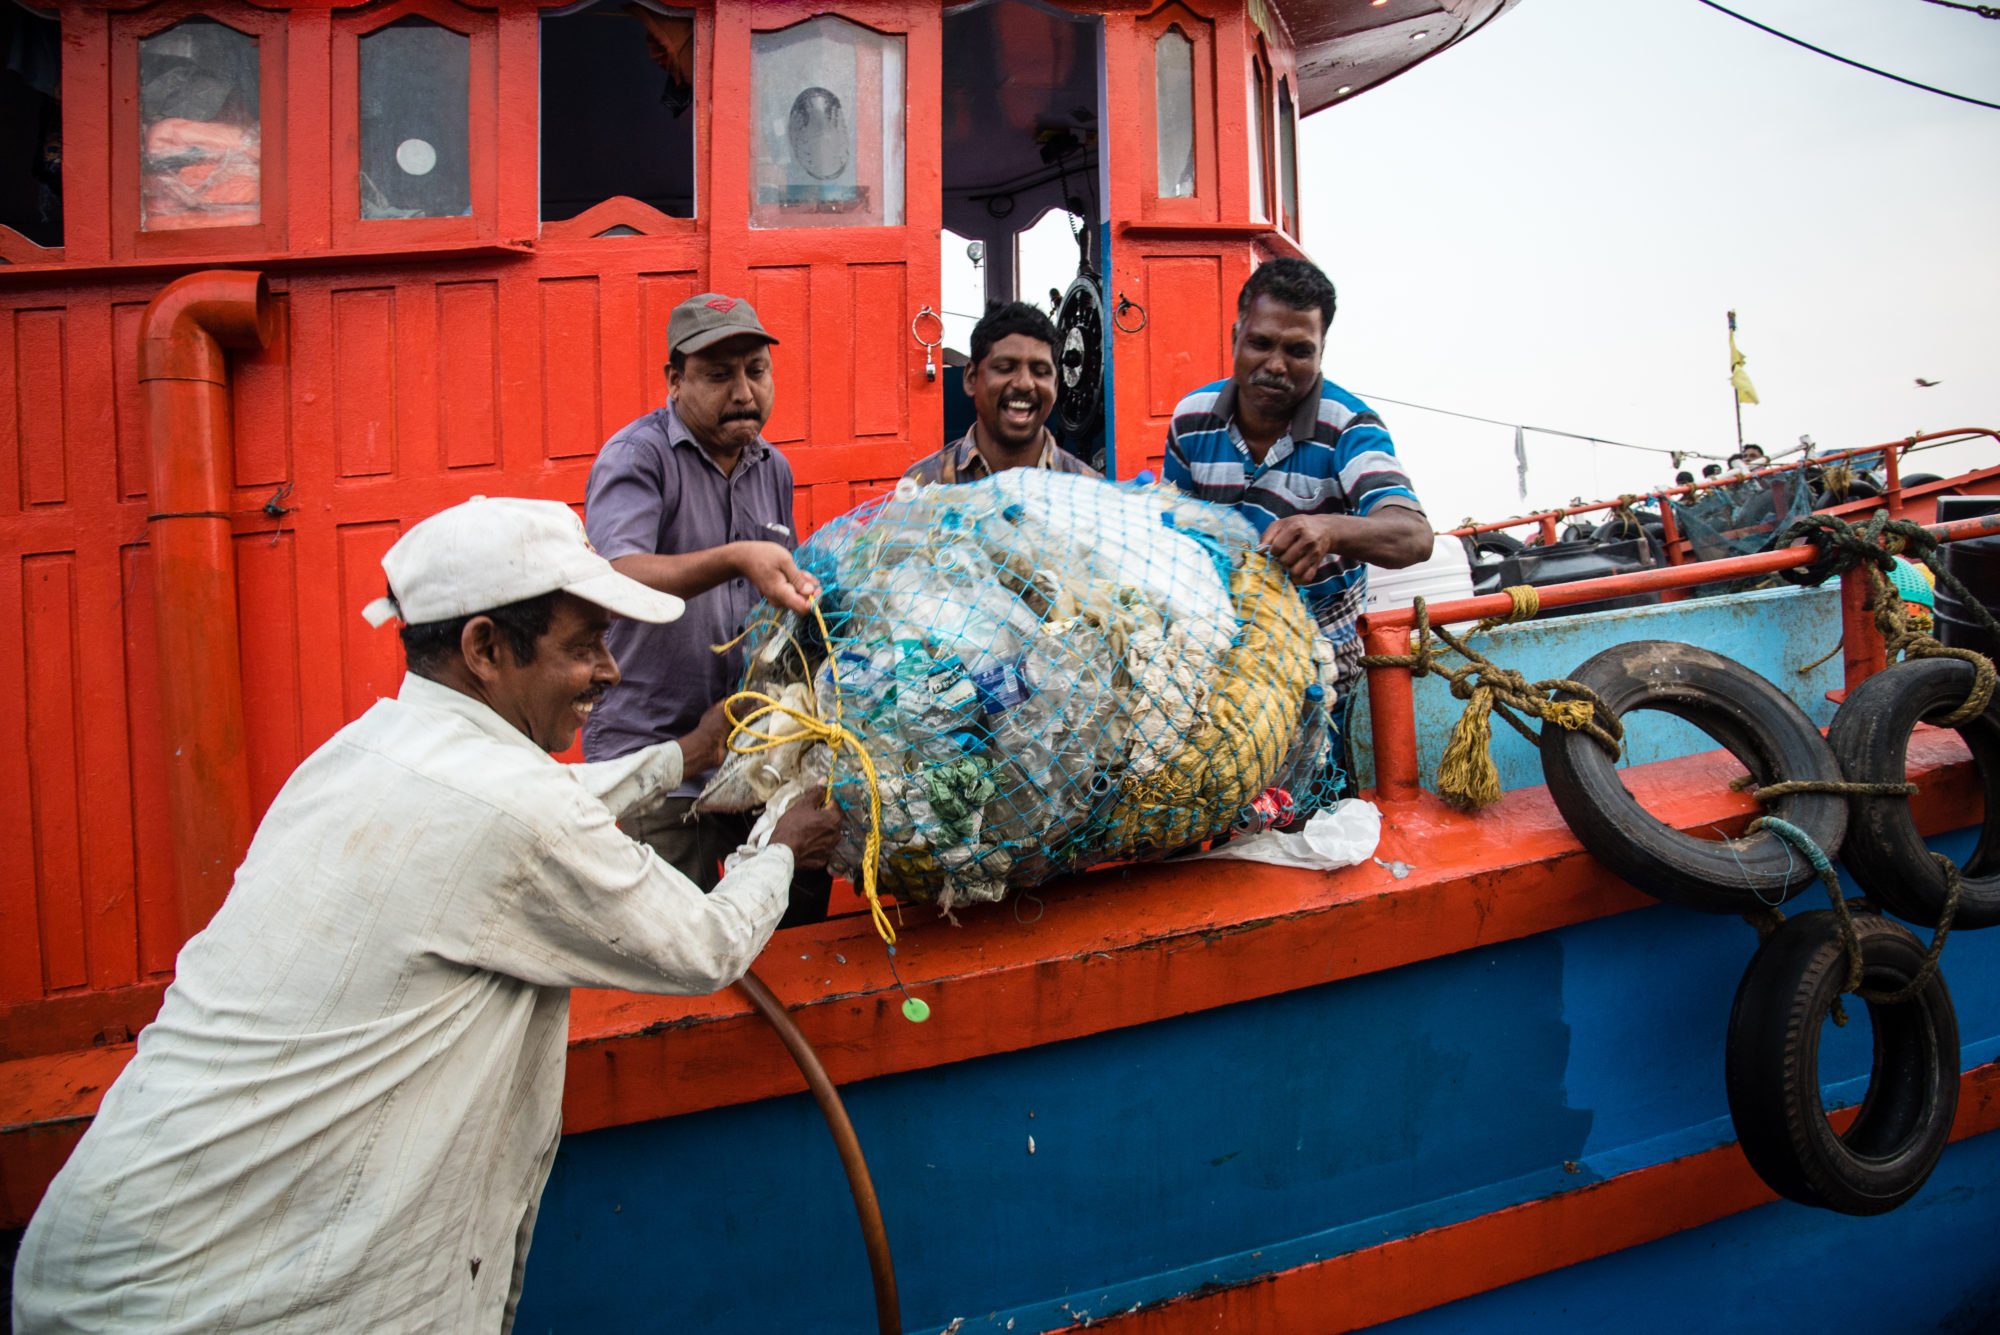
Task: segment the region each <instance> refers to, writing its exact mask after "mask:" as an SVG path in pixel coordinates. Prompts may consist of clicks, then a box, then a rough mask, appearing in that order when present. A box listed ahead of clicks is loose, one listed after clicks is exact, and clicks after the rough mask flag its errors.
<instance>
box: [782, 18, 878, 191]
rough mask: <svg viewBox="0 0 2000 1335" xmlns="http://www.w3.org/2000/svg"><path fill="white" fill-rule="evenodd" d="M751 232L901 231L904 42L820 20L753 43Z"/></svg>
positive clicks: (833, 20)
mask: <svg viewBox="0 0 2000 1335" xmlns="http://www.w3.org/2000/svg"><path fill="white" fill-rule="evenodd" d="M750 84H751V105H752V109H753V113H754V115H755V116H756V126H755V128H754V129H753V131H752V137H751V152H752V154H753V155H754V168H755V170H754V171H753V173H752V175H751V178H750V225H751V226H753V227H871V226H891V227H893V226H897V225H900V224H901V223H902V221H903V96H904V91H903V39H902V38H901V37H893V36H886V35H884V34H882V33H877V32H871V31H869V30H868V29H866V28H863V27H861V26H859V25H857V24H854V23H850V22H848V21H847V20H846V19H841V18H834V17H832V16H830V15H821V16H820V17H818V18H814V19H808V20H807V21H806V22H804V23H800V24H797V25H795V26H793V27H790V28H786V29H784V30H783V31H780V32H760V33H755V34H753V35H752V36H751V39H750Z"/></svg>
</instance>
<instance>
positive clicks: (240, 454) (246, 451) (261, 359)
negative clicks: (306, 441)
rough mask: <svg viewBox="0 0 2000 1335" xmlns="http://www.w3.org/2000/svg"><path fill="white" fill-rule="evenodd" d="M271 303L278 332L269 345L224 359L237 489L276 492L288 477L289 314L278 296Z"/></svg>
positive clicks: (289, 417)
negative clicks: (233, 420) (232, 421)
mask: <svg viewBox="0 0 2000 1335" xmlns="http://www.w3.org/2000/svg"><path fill="white" fill-rule="evenodd" d="M272 304H273V305H274V306H275V307H276V308H277V322H276V323H277V332H276V333H274V334H273V335H272V336H271V342H270V345H269V346H268V347H266V348H264V349H262V350H261V351H258V352H238V353H235V354H232V355H231V357H230V359H229V362H230V365H229V388H230V395H231V398H232V400H233V403H232V407H233V409H234V411H235V414H236V449H235V455H236V460H235V462H236V485H237V486H239V487H277V486H279V485H281V484H282V483H283V482H284V481H285V479H287V478H288V477H290V476H291V453H292V450H291V444H292V442H291V401H292V384H291V364H292V357H291V344H292V320H291V315H292V311H291V303H290V302H289V301H288V300H287V299H286V298H284V297H283V296H279V297H276V298H274V299H273V302H272Z"/></svg>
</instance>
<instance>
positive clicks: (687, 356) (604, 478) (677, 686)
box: [583, 292, 831, 925]
mask: <svg viewBox="0 0 2000 1335" xmlns="http://www.w3.org/2000/svg"><path fill="white" fill-rule="evenodd" d="M777 341H778V340H777V339H776V338H774V337H773V336H772V335H771V334H770V332H769V331H768V330H766V329H765V328H764V326H763V324H762V322H761V321H759V320H758V318H757V312H756V311H755V310H753V309H751V306H750V303H749V302H747V301H744V300H743V299H742V298H740V297H732V296H727V295H725V294H723V293H720V292H703V293H699V294H697V295H695V296H692V297H689V298H688V299H687V300H686V301H683V302H682V303H681V304H680V305H678V306H676V307H674V310H673V314H672V315H671V316H670V317H668V320H667V357H668V361H667V402H666V404H665V405H663V406H662V407H659V408H656V409H654V410H653V411H652V412H649V413H647V414H646V415H645V416H643V417H641V418H639V419H638V420H637V421H635V422H631V423H628V424H627V425H626V426H624V427H623V428H621V429H620V430H619V431H618V433H617V434H616V435H614V436H612V437H611V439H610V440H608V441H606V442H605V443H604V448H603V449H601V450H600V451H598V455H597V460H596V462H595V463H593V464H592V465H591V468H590V486H589V491H588V493H587V495H586V499H585V502H584V523H585V525H586V526H587V527H588V528H589V530H590V540H591V542H592V543H593V544H594V545H595V546H596V548H597V550H598V551H599V552H601V553H603V554H604V556H605V558H606V559H608V560H609V561H610V562H611V564H612V565H613V566H614V567H615V568H616V569H617V570H618V571H619V572H620V573H621V574H625V575H629V576H630V577H632V578H633V579H635V580H638V581H639V582H640V583H642V584H645V585H647V586H649V587H651V588H654V589H658V590H660V591H661V592H663V593H670V594H674V595H676V596H677V597H680V598H684V599H686V600H687V614H686V615H685V616H684V617H683V618H682V620H681V621H680V623H679V624H678V625H675V626H673V627H672V628H671V629H668V628H662V627H658V626H651V625H646V624H644V623H640V622H632V621H627V622H620V623H618V624H616V625H614V626H613V627H612V628H611V630H610V632H609V634H608V635H607V637H606V642H607V643H608V644H609V645H610V647H611V651H612V652H613V653H614V654H616V655H617V658H618V662H619V665H620V666H621V667H622V668H623V669H624V672H625V680H624V683H623V684H622V685H620V686H619V687H618V689H617V690H615V691H612V692H611V693H609V694H608V695H607V696H606V697H605V699H604V702H603V703H602V704H601V705H599V706H598V708H597V709H596V710H594V711H593V712H592V714H591V716H590V720H589V721H588V722H587V723H586V724H585V725H584V729H583V754H584V757H585V758H586V759H588V760H611V759H615V758H616V757H619V756H623V755H628V754H630V753H631V752H633V751H636V750H638V749H639V748H641V747H644V746H650V745H652V744H653V743H655V742H658V741H662V740H664V739H666V738H668V737H677V736H679V735H680V734H682V733H683V732H686V731H688V730H689V729H690V728H692V727H693V726H694V724H695V722H696V721H697V720H698V719H700V718H701V716H702V712H703V711H704V710H706V709H707V708H708V707H709V706H711V705H713V704H714V703H715V702H716V701H718V700H721V699H723V698H725V697H726V696H728V695H729V694H731V693H732V692H733V691H735V689H736V686H737V683H738V682H739V681H741V680H742V676H743V654H742V651H741V650H740V649H732V650H731V651H730V652H728V653H725V654H718V653H716V652H714V649H713V646H715V645H718V644H728V643H730V642H731V641H733V640H735V639H736V638H737V636H738V635H740V634H741V632H742V630H743V625H744V621H745V618H746V617H747V616H748V615H749V613H750V609H751V608H753V607H754V606H756V604H757V600H758V599H759V598H760V597H762V598H768V599H770V600H771V602H773V603H775V604H776V605H777V606H779V607H783V608H788V609H790V610H792V611H795V612H802V611H804V610H805V609H806V608H807V606H808V605H809V604H810V602H811V600H812V598H813V597H814V596H815V595H816V594H817V593H818V592H819V587H818V585H817V584H816V583H815V582H814V581H813V579H812V577H811V576H809V575H807V574H806V573H805V572H804V571H802V570H800V569H799V567H798V565H797V564H796V563H795V562H794V561H793V560H792V551H793V549H794V548H796V547H797V546H798V539H797V536H796V534H795V531H794V525H793V521H792V467H791V465H790V464H789V463H787V462H786V461H785V456H784V455H782V454H780V453H778V451H777V450H775V449H773V448H772V446H771V444H770V442H768V441H766V440H765V439H764V436H763V430H764V423H766V422H767V421H769V420H770V418H771V404H772V401H773V398H774V387H773V384H772V378H771V345H773V344H775V343H776V342H777ZM707 778H708V775H707V773H705V772H702V771H699V770H695V769H690V770H689V771H688V773H687V774H686V775H685V776H684V780H683V782H682V783H681V784H680V786H679V788H678V789H677V790H676V791H675V793H674V795H673V796H672V797H671V798H669V799H668V800H667V802H665V803H664V804H662V805H661V806H660V807H658V808H657V809H655V810H653V811H651V812H649V813H648V814H646V815H645V816H643V817H639V818H635V819H634V820H632V821H630V822H628V823H627V826H626V828H627V829H628V830H629V831H630V832H631V834H632V836H633V838H635V839H639V840H642V841H644V842H645V843H647V844H649V845H651V846H652V848H653V849H654V850H655V851H656V852H658V853H659V855H660V856H661V857H663V858H665V859H666V860H667V861H668V862H671V863H672V864H673V865H674V866H676V867H678V868H679V869H680V870H681V872H682V873H683V874H685V875H686V876H687V877H688V879H689V880H691V881H693V882H695V884H697V885H699V886H701V887H703V888H704V889H706V888H708V887H710V886H713V885H714V884H715V882H716V877H717V875H718V866H719V864H720V862H721V860H722V858H723V857H724V856H726V855H727V854H728V852H729V851H730V850H731V849H733V848H735V847H736V846H737V845H738V844H740V843H741V842H742V841H743V838H744V836H745V834H746V833H747V831H748V830H749V828H750V818H749V817H747V816H741V815H716V814H707V813H705V814H701V815H696V814H695V813H694V812H693V809H692V808H693V805H694V799H695V795H696V794H698V793H699V792H700V791H701V786H702V784H703V782H705V781H706V779H707ZM830 888H831V881H830V880H828V879H827V878H826V877H824V876H821V875H813V876H810V877H803V878H800V880H799V882H798V883H797V884H795V885H794V886H793V889H792V905H791V908H790V909H789V910H787V912H786V916H785V923H786V924H787V925H789V924H791V923H797V922H811V921H815V920H816V919H819V918H821V917H824V916H825V914H826V902H827V895H828V892H829V890H830Z"/></svg>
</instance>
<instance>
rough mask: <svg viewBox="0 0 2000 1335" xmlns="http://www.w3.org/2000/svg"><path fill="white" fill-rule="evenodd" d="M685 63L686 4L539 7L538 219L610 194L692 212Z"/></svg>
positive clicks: (626, 0)
mask: <svg viewBox="0 0 2000 1335" xmlns="http://www.w3.org/2000/svg"><path fill="white" fill-rule="evenodd" d="M694 71H695V32H694V15H693V14H692V13H690V12H688V11H686V10H678V9H665V8H660V7H656V6H654V5H651V4H641V3H637V0H601V3H600V2H599V0H591V2H589V3H585V4H580V5H573V6H571V7H569V8H567V9H558V10H552V11H547V12H545V13H544V14H543V17H542V221H544V222H556V221H559V220H561V219H564V218H574V217H576V216H577V215H578V214H580V213H582V212H584V211H585V210H586V209H589V208H591V207H593V206H595V205H598V204H601V203H603V202H604V201H605V200H607V199H614V198H620V197H623V198H626V199H636V200H638V201H639V202H640V203H642V204H645V205H648V206H649V207H651V208H654V209H657V210H659V211H660V212H661V213H664V214H666V215H667V216H668V217H672V218H692V217H694V204H695V201H694V184H695V182H694V130H695V115H696V113H695V110H694ZM624 231H625V234H626V235H632V234H634V232H633V229H631V228H629V227H628V228H625V229H624ZM613 234H614V232H613V231H611V230H607V231H606V232H604V233H600V235H613Z"/></svg>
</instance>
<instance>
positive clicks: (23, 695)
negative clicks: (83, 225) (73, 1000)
mask: <svg viewBox="0 0 2000 1335" xmlns="http://www.w3.org/2000/svg"><path fill="white" fill-rule="evenodd" d="M7 327H10V326H8V325H0V332H4V330H5V328H7ZM0 379H4V377H0ZM22 574H23V570H22V566H21V563H20V562H19V561H14V560H9V561H8V562H7V563H6V565H5V567H4V569H0V729H5V732H6V735H7V736H9V737H23V736H25V735H27V731H28V650H27V644H28V636H27V633H26V623H25V621H24V619H23V613H24V609H23V605H22V598H21V576H22ZM28 773H29V767H28V766H26V765H19V764H15V765H0V821H4V822H5V823H6V825H5V828H6V829H8V830H9V831H10V832H11V833H10V834H9V835H8V837H7V838H5V839H0V1000H5V1001H25V1000H29V999H32V998H35V997H39V996H41V995H42V937H41V933H40V932H39V931H38V930H37V929H36V926H35V918H36V913H35V909H36V905H35V841H34V838H33V832H34V818H33V813H34V800H35V799H34V792H33V790H32V789H31V787H30V785H29V778H28Z"/></svg>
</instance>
